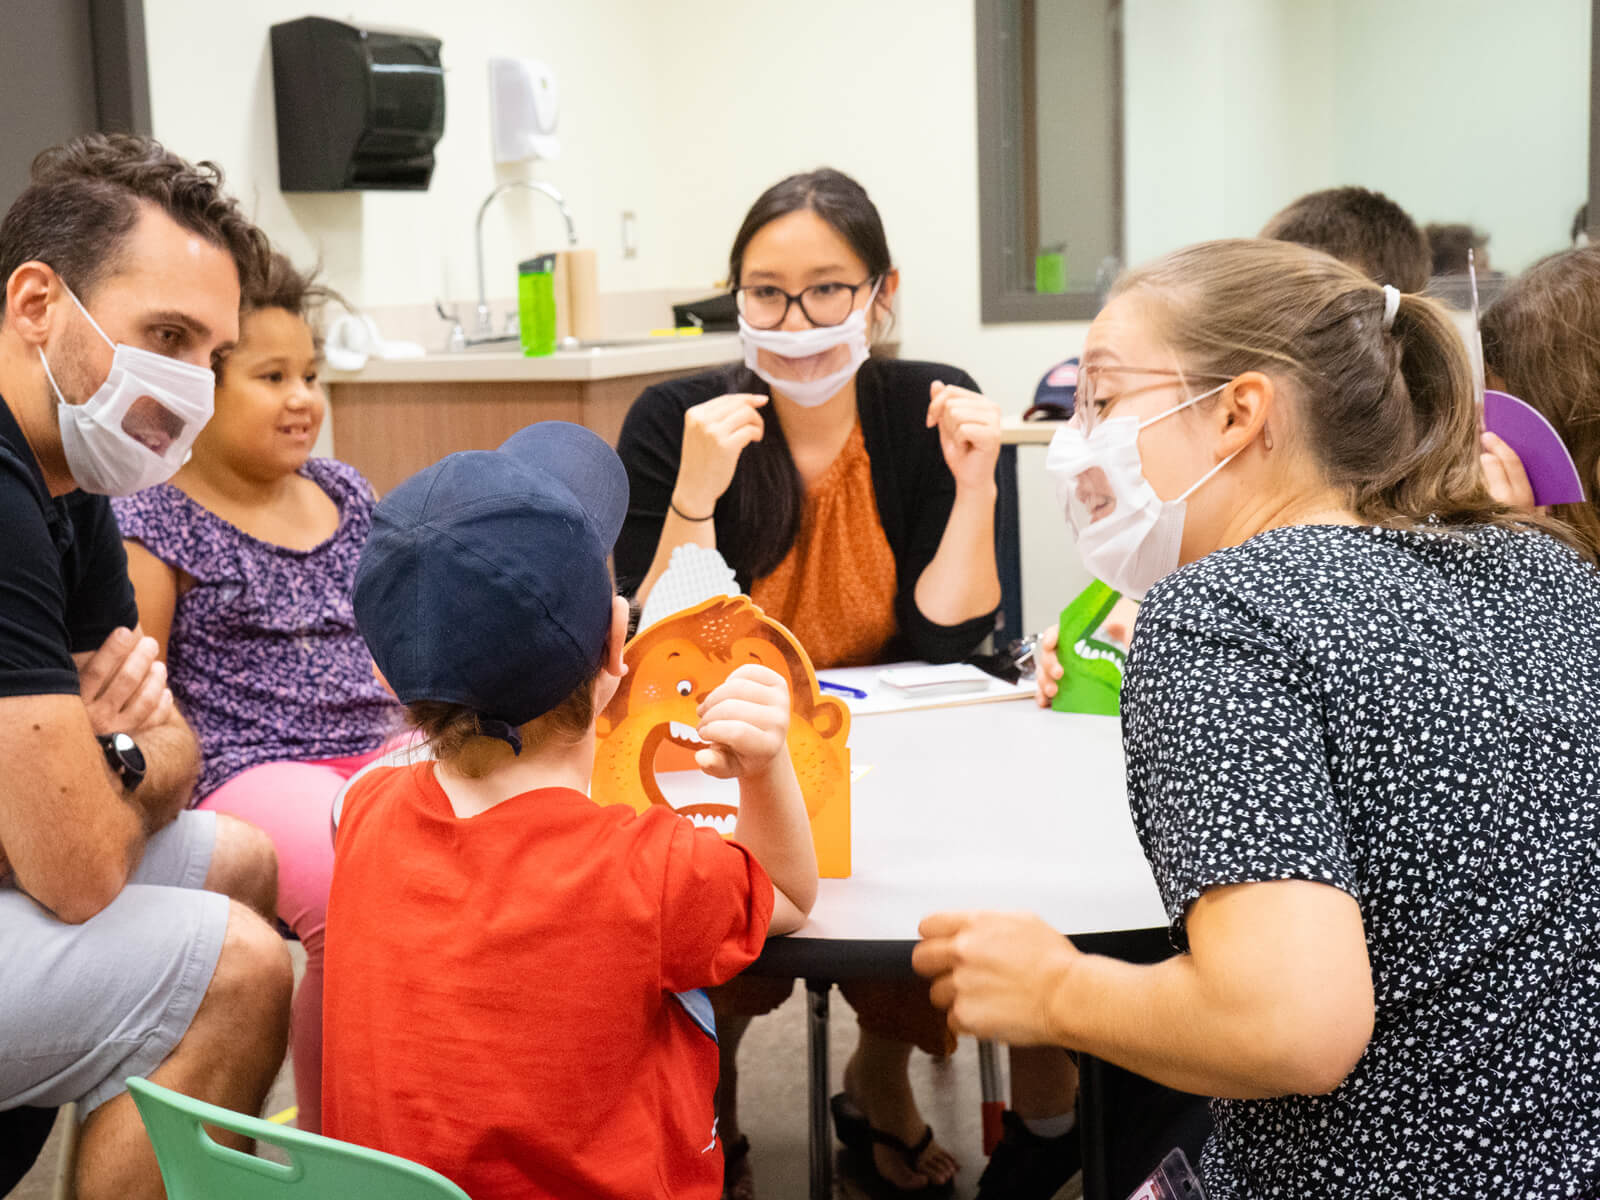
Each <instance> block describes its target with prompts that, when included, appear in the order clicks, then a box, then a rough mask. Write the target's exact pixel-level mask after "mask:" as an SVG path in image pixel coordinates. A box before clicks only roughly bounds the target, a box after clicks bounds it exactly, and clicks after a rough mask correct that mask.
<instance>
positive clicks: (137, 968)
mask: <svg viewBox="0 0 1600 1200" xmlns="http://www.w3.org/2000/svg"><path fill="white" fill-rule="evenodd" d="M216 841H217V820H216V814H215V813H209V812H185V813H182V814H180V815H179V817H178V819H177V820H176V821H174V822H173V823H172V824H171V825H168V826H167V827H166V828H165V829H163V830H161V831H160V832H159V833H157V834H156V835H155V836H154V837H152V838H151V839H150V840H149V842H148V843H146V846H145V852H144V859H143V861H142V862H141V863H140V864H139V867H138V869H137V870H136V871H135V872H134V873H133V878H132V879H131V880H129V882H128V885H127V886H126V887H125V888H123V889H122V893H121V894H120V895H119V896H118V897H117V898H116V899H115V900H113V901H112V902H111V903H110V904H109V905H107V906H106V908H105V909H104V910H103V911H101V912H99V913H97V914H96V915H95V916H93V917H91V918H90V919H89V920H87V921H85V922H84V923H83V924H82V925H68V924H66V923H65V922H63V921H59V920H57V919H56V918H55V917H54V916H52V915H51V914H50V913H49V912H47V911H46V910H45V909H44V908H42V907H40V906H39V905H38V904H36V903H35V902H34V901H33V900H31V899H30V898H29V897H28V896H26V895H24V894H23V893H21V892H19V891H17V890H16V889H15V888H11V887H6V888H0V1109H7V1108H15V1107H17V1106H19V1105H24V1104H32V1105H39V1106H41V1107H51V1106H56V1105H61V1104H65V1103H66V1102H67V1101H69V1100H76V1101H77V1102H78V1105H79V1110H80V1115H87V1114H88V1113H89V1112H90V1111H92V1110H93V1109H94V1108H96V1107H97V1106H99V1105H101V1104H104V1103H105V1102H106V1101H107V1100H110V1099H112V1098H113V1097H115V1096H117V1095H118V1094H119V1093H121V1092H122V1091H124V1090H125V1085H124V1083H123V1080H125V1079H126V1078H127V1077H128V1076H129V1075H148V1074H149V1073H150V1072H151V1071H153V1070H155V1069H156V1068H157V1067H158V1066H160V1065H161V1064H162V1062H164V1061H165V1060H166V1058H167V1056H168V1055H169V1054H171V1053H172V1051H173V1048H174V1047H176V1046H177V1044H178V1042H179V1040H180V1039H181V1038H182V1037H183V1035H184V1034H185V1033H186V1032H188V1029H189V1024H190V1022H191V1021H193V1020H194V1014H195V1012H196V1010H197V1009H199V1007H200V1001H201V999H202V998H203V997H204V996H205V993H206V988H208V987H209V986H210V984H211V975H212V972H214V971H215V970H216V966H217V958H218V956H219V955H220V954H221V953H222V938H223V935H224V933H226V932H227V928H228V898H227V897H226V896H223V895H221V894H220V893H217V892H207V891H202V890H201V885H202V884H204V883H205V878H206V873H207V872H208V871H209V870H210V867H211V852H212V850H213V848H214V847H215V846H216Z"/></svg>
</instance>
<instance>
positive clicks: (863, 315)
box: [739, 284, 878, 408]
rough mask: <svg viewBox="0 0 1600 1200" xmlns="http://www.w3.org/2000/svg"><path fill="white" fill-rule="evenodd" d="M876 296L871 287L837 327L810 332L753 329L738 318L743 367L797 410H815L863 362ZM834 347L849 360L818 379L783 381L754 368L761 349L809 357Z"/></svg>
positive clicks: (761, 369) (849, 377) (857, 369)
mask: <svg viewBox="0 0 1600 1200" xmlns="http://www.w3.org/2000/svg"><path fill="white" fill-rule="evenodd" d="M877 297H878V285H877V284H873V285H872V294H871V295H869V296H868V297H867V302H866V304H865V305H863V306H862V307H861V308H858V309H856V310H855V312H853V313H851V314H850V315H849V316H848V317H846V318H845V319H844V320H843V321H841V322H839V324H837V325H823V326H820V327H819V326H813V327H812V328H810V329H756V328H754V327H752V326H751V325H750V324H749V323H748V322H747V321H746V320H745V319H744V317H743V316H741V317H740V318H739V337H740V338H741V339H742V340H743V341H744V365H745V366H747V367H749V368H750V369H751V370H752V371H754V372H755V373H756V374H757V375H759V376H760V377H761V378H762V379H764V380H766V381H767V385H768V386H769V387H771V388H774V389H775V390H777V391H780V392H782V393H783V394H784V395H785V396H787V397H788V398H789V399H791V400H793V401H794V402H795V403H796V404H798V405H799V406H800V407H801V408H816V407H817V406H818V405H821V404H826V403H827V402H828V401H829V400H831V399H833V397H834V396H836V395H837V394H838V392H839V389H840V388H842V387H843V386H844V385H845V384H847V383H849V382H850V380H851V379H853V378H854V377H855V373H856V372H857V371H859V370H860V369H861V364H862V363H864V362H866V361H867V357H868V350H867V313H868V311H869V310H870V309H871V308H872V304H873V301H875V300H876V299H877ZM835 346H847V347H849V350H850V361H849V362H848V363H846V364H845V365H844V366H842V367H840V368H839V369H838V370H837V371H831V372H829V373H828V374H826V375H823V376H822V377H820V378H818V379H785V378H783V376H781V375H774V374H773V373H772V372H771V371H768V370H765V369H764V368H762V367H760V366H758V365H757V363H758V361H759V354H760V351H762V350H765V351H767V353H769V354H776V355H777V356H778V357H779V358H810V357H811V356H812V355H813V354H822V353H825V352H826V351H829V350H832V349H833V348H834V347H835Z"/></svg>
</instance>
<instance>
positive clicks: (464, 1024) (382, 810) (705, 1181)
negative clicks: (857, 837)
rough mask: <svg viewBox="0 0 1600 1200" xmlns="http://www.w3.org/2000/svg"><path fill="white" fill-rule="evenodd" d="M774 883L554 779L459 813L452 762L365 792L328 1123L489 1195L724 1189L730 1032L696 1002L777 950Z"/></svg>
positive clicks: (752, 864) (719, 852)
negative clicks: (721, 1041) (708, 1029)
mask: <svg viewBox="0 0 1600 1200" xmlns="http://www.w3.org/2000/svg"><path fill="white" fill-rule="evenodd" d="M772 902H773V892H772V883H771V881H770V880H769V879H768V878H767V874H766V872H765V871H763V870H762V869H761V866H760V865H759V864H758V863H757V862H756V861H755V859H753V858H751V857H750V855H749V854H748V852H746V851H745V850H744V849H743V848H742V847H740V846H738V845H736V844H734V843H731V842H727V841H724V840H723V839H722V838H721V837H719V836H718V835H717V834H716V833H714V832H712V831H711V830H707V829H698V830H697V829H695V828H694V827H693V826H692V825H691V824H690V823H689V822H688V821H686V820H684V819H683V818H682V817H678V816H675V815H673V814H672V813H670V812H668V811H667V810H665V809H661V808H652V809H651V810H650V811H648V812H646V813H644V814H642V815H635V814H634V812H633V811H632V810H631V809H629V808H628V807H626V806H625V805H612V806H601V805H597V804H595V803H594V802H593V801H591V800H590V799H589V798H588V797H587V796H585V795H583V794H582V793H581V792H575V791H571V790H569V789H566V788H549V789H544V790H541V791H536V792H528V793H525V794H523V795H521V796H516V797H514V798H512V799H510V800H506V801H504V802H503V803H501V804H498V805H496V806H495V807H494V808H492V809H490V810H489V811H487V812H484V813H480V814H478V815H477V816H474V817H470V818H466V819H462V818H459V817H457V816H456V815H455V813H454V811H453V810H452V808H451V807H450V801H449V799H448V798H447V797H446V796H445V794H444V791H443V789H442V788H440V786H439V784H438V782H437V780H436V779H435V778H434V774H433V764H432V763H419V764H417V765H415V766H407V767H393V768H387V769H384V770H379V771H375V772H373V773H372V774H370V775H368V776H366V777H365V778H364V779H363V780H361V781H360V782H359V783H358V784H357V785H356V786H355V787H354V788H352V789H351V791H350V793H349V794H348V796H347V797H346V801H345V806H344V810H343V814H342V818H341V822H340V828H339V841H338V850H337V854H336V860H335V867H334V874H333V890H332V894H331V895H330V897H329V902H328V926H327V948H326V967H325V970H326V982H325V985H324V986H325V991H324V999H323V1060H322V1080H323V1083H322V1120H323V1132H324V1133H326V1134H328V1135H329V1136H331V1137H336V1138H340V1139H343V1140H345V1141H350V1142H356V1143H358V1144H360V1145H364V1146H371V1147H374V1148H375V1149H378V1150H386V1151H389V1152H390V1153H393V1154H399V1155H403V1156H405V1157H406V1158H411V1159H415V1160H416V1161H418V1162H421V1163H424V1164H426V1165H427V1166H430V1167H432V1168H433V1169H434V1170H436V1171H439V1172H441V1173H442V1174H444V1175H446V1176H448V1177H449V1178H451V1179H453V1180H455V1182H456V1183H457V1184H459V1185H460V1186H461V1187H462V1188H463V1189H465V1190H466V1192H467V1194H468V1195H470V1196H472V1197H473V1200H495V1198H497V1197H507V1198H510V1197H517V1198H519V1200H520V1198H523V1197H562V1198H566V1197H571V1198H573V1200H579V1198H582V1200H596V1198H603V1197H629V1198H630V1200H632V1198H636V1197H647V1196H673V1197H694V1196H704V1197H717V1196H719V1195H720V1193H721V1187H722V1149H721V1145H720V1143H719V1142H718V1140H717V1136H716V1122H715V1118H714V1115H713V1110H712V1093H713V1092H714V1091H715V1089H716V1084H717V1047H716V1043H715V1042H714V1041H713V1040H712V1038H711V1037H709V1036H707V1034H706V1033H705V1032H704V1031H703V1030H702V1028H701V1027H700V1025H699V1024H697V1022H696V1019H695V1017H694V1016H693V1015H692V1014H691V1010H693V1009H696V1008H699V1009H702V1010H705V1011H709V1005H705V1004H703V1003H699V1002H702V1001H703V1000H704V997H703V996H692V997H688V998H686V1000H687V1002H682V1001H680V1000H679V999H678V997H677V996H675V995H674V993H677V992H685V991H689V990H690V989H694V988H700V987H709V986H712V985H714V984H718V983H722V982H724V981H725V980H727V979H728V978H729V977H730V976H732V975H735V974H737V973H738V972H739V971H740V970H742V969H743V968H744V967H745V966H747V965H748V964H749V963H750V962H751V961H752V960H753V959H754V958H755V957H756V955H758V954H759V953H760V952H761V947H762V945H763V943H764V941H765V939H766V932H767V924H768V922H769V921H770V920H771V915H772Z"/></svg>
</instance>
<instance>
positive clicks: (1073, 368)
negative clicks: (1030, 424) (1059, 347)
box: [1022, 357, 1078, 421]
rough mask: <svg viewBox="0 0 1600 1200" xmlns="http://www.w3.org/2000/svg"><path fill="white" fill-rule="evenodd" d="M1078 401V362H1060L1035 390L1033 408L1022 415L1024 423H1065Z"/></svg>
mask: <svg viewBox="0 0 1600 1200" xmlns="http://www.w3.org/2000/svg"><path fill="white" fill-rule="evenodd" d="M1077 400H1078V360H1077V358H1076V357H1073V358H1069V359H1066V360H1064V361H1063V362H1058V363H1057V364H1056V365H1055V366H1053V367H1051V368H1050V369H1049V370H1048V371H1046V372H1045V373H1044V378H1043V379H1041V380H1039V386H1038V387H1037V388H1035V389H1034V393H1033V407H1031V408H1030V409H1028V411H1027V412H1025V413H1023V414H1022V419H1023V420H1024V421H1038V420H1045V421H1065V420H1067V419H1068V418H1070V417H1071V416H1072V410H1073V407H1074V406H1075V405H1076V404H1077Z"/></svg>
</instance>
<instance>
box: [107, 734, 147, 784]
mask: <svg viewBox="0 0 1600 1200" xmlns="http://www.w3.org/2000/svg"><path fill="white" fill-rule="evenodd" d="M111 752H112V753H113V754H115V755H116V756H117V758H118V759H119V760H120V761H121V764H122V772H123V775H124V776H125V777H126V776H128V775H132V776H134V779H133V781H132V782H133V786H138V784H139V783H140V782H141V781H142V780H143V779H144V751H143V750H141V749H139V743H138V742H136V741H134V740H133V738H132V737H131V736H130V735H128V734H126V733H113V734H112V735H111Z"/></svg>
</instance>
